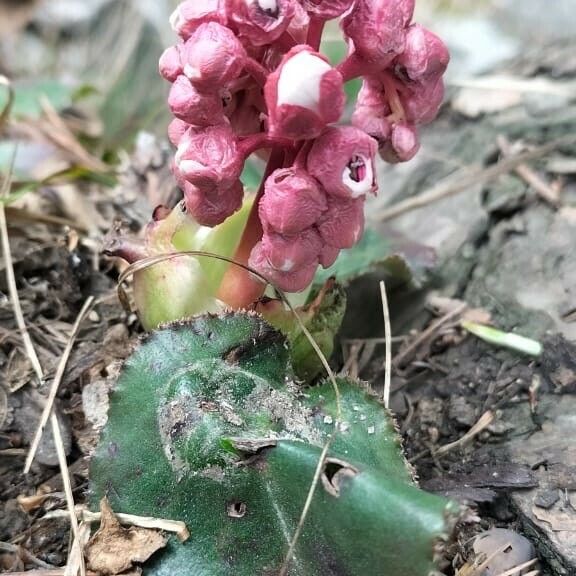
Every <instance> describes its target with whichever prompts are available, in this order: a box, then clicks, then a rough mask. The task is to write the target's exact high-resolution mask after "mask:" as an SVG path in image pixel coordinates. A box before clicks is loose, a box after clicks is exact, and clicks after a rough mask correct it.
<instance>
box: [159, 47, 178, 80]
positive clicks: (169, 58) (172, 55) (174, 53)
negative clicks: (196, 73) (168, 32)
mask: <svg viewBox="0 0 576 576" xmlns="http://www.w3.org/2000/svg"><path fill="white" fill-rule="evenodd" d="M158 69H159V71H160V75H161V76H162V77H163V78H165V79H166V80H168V81H169V82H174V80H176V78H178V76H180V74H182V62H181V60H180V45H177V46H170V48H166V50H164V52H163V53H162V56H160V61H159V62H158Z"/></svg>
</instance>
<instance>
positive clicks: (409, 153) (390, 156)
mask: <svg viewBox="0 0 576 576" xmlns="http://www.w3.org/2000/svg"><path fill="white" fill-rule="evenodd" d="M419 149H420V141H419V140H418V132H417V131H416V128H415V127H414V126H413V125H411V124H394V125H393V126H392V134H391V136H390V139H389V140H388V141H387V142H385V143H384V145H383V146H381V147H380V156H381V157H382V158H383V159H384V160H386V162H390V163H392V164H395V163H397V162H407V161H408V160H411V159H412V158H414V156H415V155H416V153H417V152H418V150H419Z"/></svg>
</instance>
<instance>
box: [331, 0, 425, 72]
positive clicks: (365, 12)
mask: <svg viewBox="0 0 576 576" xmlns="http://www.w3.org/2000/svg"><path fill="white" fill-rule="evenodd" d="M414 2H415V0H357V1H356V4H355V5H354V7H353V8H352V10H351V11H350V12H349V13H348V14H347V15H346V16H345V17H344V19H343V20H342V29H343V30H344V33H345V34H346V36H347V37H348V38H349V39H350V40H352V43H353V45H354V50H355V52H356V53H357V54H358V55H359V56H360V57H361V58H363V59H364V60H366V61H367V62H370V63H372V64H374V65H376V66H378V67H379V68H380V69H383V68H385V67H386V66H388V65H389V64H390V62H391V61H392V60H393V59H394V58H395V57H396V56H397V55H398V54H401V53H402V52H403V50H404V45H405V36H406V27H407V26H408V24H409V23H410V20H412V15H413V13H414Z"/></svg>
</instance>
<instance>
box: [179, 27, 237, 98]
mask: <svg viewBox="0 0 576 576" xmlns="http://www.w3.org/2000/svg"><path fill="white" fill-rule="evenodd" d="M180 54H181V59H182V70H183V73H184V75H185V76H187V77H188V79H189V80H190V82H192V84H194V86H195V87H196V88H198V90H205V91H209V92H214V91H215V90H217V89H219V88H220V87H223V86H225V85H226V84H227V83H228V82H230V81H231V80H234V79H235V78H238V76H240V74H241V73H242V71H243V69H244V65H245V63H246V51H245V50H244V47H243V46H242V44H241V43H240V41H239V40H238V38H236V36H235V35H234V33H233V32H232V31H231V30H230V29H228V28H226V27H225V26H222V25H220V24H217V23H216V22H208V23H207V24H201V25H200V26H198V28H197V29H196V30H195V31H194V33H193V34H192V36H190V38H188V40H186V42H185V43H184V44H183V46H182V48H181V49H180Z"/></svg>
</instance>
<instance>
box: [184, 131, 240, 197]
mask: <svg viewBox="0 0 576 576" xmlns="http://www.w3.org/2000/svg"><path fill="white" fill-rule="evenodd" d="M174 160H175V168H176V172H177V174H176V176H177V177H181V178H183V179H184V180H186V181H188V182H190V183H191V184H193V185H194V186H196V187H197V188H198V189H200V190H201V191H202V192H204V193H206V192H208V191H210V190H213V189H222V188H226V187H230V186H232V185H233V184H235V183H236V181H237V180H238V179H239V178H240V174H241V172H242V168H243V166H244V157H243V155H242V154H241V153H240V151H239V149H238V146H237V142H236V137H235V135H234V133H233V132H232V129H231V128H230V126H228V125H221V126H211V127H209V128H205V129H203V130H196V129H189V130H188V131H187V132H186V133H185V134H184V136H183V137H182V139H181V140H180V144H179V145H178V149H177V151H176V155H175V158H174Z"/></svg>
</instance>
